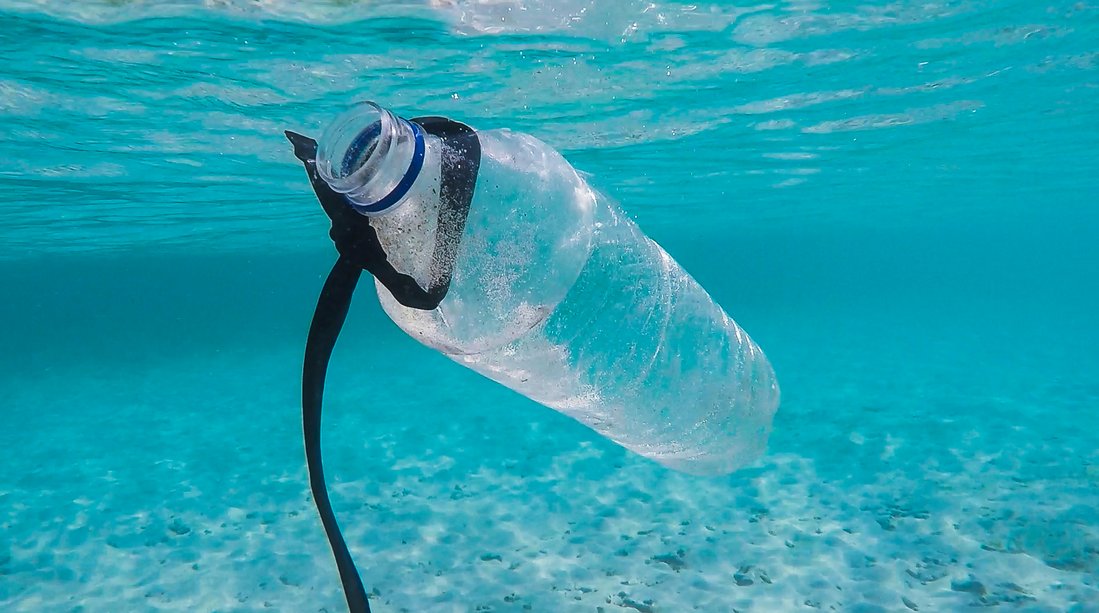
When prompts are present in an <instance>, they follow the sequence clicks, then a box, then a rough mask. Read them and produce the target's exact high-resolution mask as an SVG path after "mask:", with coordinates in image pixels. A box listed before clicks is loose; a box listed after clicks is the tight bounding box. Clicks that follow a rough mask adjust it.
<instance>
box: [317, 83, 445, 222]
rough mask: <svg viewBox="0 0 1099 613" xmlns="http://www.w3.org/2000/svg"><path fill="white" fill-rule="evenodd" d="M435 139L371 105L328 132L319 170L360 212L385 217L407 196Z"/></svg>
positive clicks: (356, 110) (353, 112) (356, 108)
mask: <svg viewBox="0 0 1099 613" xmlns="http://www.w3.org/2000/svg"><path fill="white" fill-rule="evenodd" d="M433 140H435V137H434V136H431V135H429V134H426V133H424V131H423V129H422V128H421V127H420V126H418V125H416V124H414V123H412V122H409V121H406V120H404V119H401V118H400V117H397V116H396V115H394V114H392V113H390V112H389V111H387V110H385V109H383V108H381V107H378V106H377V105H375V104H373V103H370V102H365V103H361V104H357V105H355V106H354V107H352V108H351V109H350V110H348V111H347V112H345V113H344V114H342V115H341V116H340V117H338V118H337V119H336V120H335V121H334V122H333V123H332V125H330V126H329V128H328V129H327V130H325V133H324V135H323V136H322V137H321V140H320V146H319V148H318V151H317V171H318V173H319V174H320V176H321V178H322V179H324V181H325V183H327V184H328V185H329V187H331V188H332V189H333V190H334V191H336V192H339V193H341V194H344V195H345V196H347V199H348V201H349V202H350V204H351V206H352V207H354V208H355V210H356V211H358V212H359V213H362V214H364V215H369V216H375V215H382V214H384V213H387V212H389V211H391V210H393V208H395V207H396V206H398V205H399V204H401V203H402V202H403V200H404V199H405V196H406V195H408V192H409V190H410V189H411V188H412V186H413V184H414V183H415V182H416V179H417V178H418V177H419V175H420V172H421V171H422V170H423V167H424V160H425V158H426V154H427V149H428V147H429V146H430V144H431V143H430V141H433Z"/></svg>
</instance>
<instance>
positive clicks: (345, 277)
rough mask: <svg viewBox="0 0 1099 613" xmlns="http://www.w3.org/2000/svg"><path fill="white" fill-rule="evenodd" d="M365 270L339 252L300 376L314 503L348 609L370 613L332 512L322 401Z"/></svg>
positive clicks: (319, 306)
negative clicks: (332, 359)
mask: <svg viewBox="0 0 1099 613" xmlns="http://www.w3.org/2000/svg"><path fill="white" fill-rule="evenodd" d="M361 275H362V268H359V267H358V266H357V265H355V264H354V263H352V262H351V260H349V259H347V258H345V257H342V256H341V257H340V258H339V259H338V260H336V265H335V266H333V267H332V272H330V273H328V280H327V281H325V282H324V289H322V290H321V296H320V298H319V299H318V300H317V310H316V311H315V312H314V313H313V323H312V324H311V325H310V326H309V340H308V341H306V344H305V366H304V367H303V369H302V377H301V421H302V432H303V433H304V435H305V464H306V466H307V467H308V469H309V489H310V490H311V491H312V492H313V502H314V503H315V504H316V505H317V511H319V512H320V515H321V523H322V524H323V525H324V531H325V533H326V534H327V535H328V543H329V545H331V546H332V554H333V555H334V556H336V568H338V569H339V571H340V581H342V582H343V594H344V596H345V597H346V598H347V609H348V611H350V612H351V613H370V603H369V602H367V600H366V589H365V588H363V583H362V579H360V578H359V573H358V571H357V570H356V569H355V562H354V560H352V559H351V552H350V551H348V549H347V543H345V542H344V540H343V534H341V533H340V526H339V524H337V523H336V516H335V515H334V514H333V513H332V503H331V502H330V501H329V499H328V489H327V486H326V485H325V482H324V465H323V464H322V462H321V402H322V400H323V398H324V379H325V375H326V373H327V371H328V359H329V358H330V357H331V356H332V348H333V347H335V346H336V339H337V338H338V337H339V335H340V330H341V329H342V328H343V322H344V320H345V319H347V309H348V307H350V306H351V295H352V294H353V293H354V292H355V285H356V284H358V282H359V276H361Z"/></svg>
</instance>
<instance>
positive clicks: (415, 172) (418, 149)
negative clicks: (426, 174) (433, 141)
mask: <svg viewBox="0 0 1099 613" xmlns="http://www.w3.org/2000/svg"><path fill="white" fill-rule="evenodd" d="M399 121H401V122H403V123H405V124H406V125H408V126H409V127H411V128H412V136H413V140H414V141H415V144H414V148H413V151H412V161H410V162H409V163H408V170H406V171H405V173H404V176H403V177H401V180H400V181H399V182H398V183H397V186H396V187H394V188H393V191H391V192H389V193H388V194H386V195H385V196H384V197H382V198H381V199H379V200H377V201H375V202H372V203H370V204H359V203H357V202H354V201H352V200H351V199H350V198H349V199H348V203H349V204H350V205H351V208H353V209H355V210H356V211H358V212H359V213H362V214H366V213H381V212H382V211H384V210H386V209H388V208H390V207H392V206H393V205H395V204H397V203H398V202H400V200H401V198H404V197H405V196H406V195H408V190H410V189H412V184H413V183H415V182H416V178H417V177H418V176H420V170H422V169H423V167H424V157H425V153H426V151H425V150H426V146H425V144H424V133H423V130H422V129H420V126H418V125H416V124H415V123H413V122H411V121H405V120H403V119H400V120H399ZM381 129H382V128H381V122H380V121H379V122H375V123H373V124H371V125H370V127H369V128H367V129H365V130H363V131H362V133H361V134H359V135H358V136H356V137H355V140H354V141H352V142H351V145H350V146H348V148H347V153H346V154H344V157H343V164H341V167H342V169H343V172H344V174H345V175H347V174H350V173H349V172H348V171H349V169H350V166H351V164H352V163H353V162H354V161H355V160H356V159H357V158H358V157H359V156H360V155H362V152H363V150H364V149H365V148H366V147H368V146H369V145H370V144H371V143H373V142H374V140H375V139H377V138H378V135H379V134H381Z"/></svg>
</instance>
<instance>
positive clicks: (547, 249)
mask: <svg viewBox="0 0 1099 613" xmlns="http://www.w3.org/2000/svg"><path fill="white" fill-rule="evenodd" d="M414 130H415V128H414V127H413V126H412V125H411V124H410V123H409V122H407V121H405V120H403V119H400V118H398V117H396V116H394V115H393V114H392V113H390V112H388V111H386V110H384V109H381V108H379V107H377V106H375V105H373V104H371V103H361V104H359V105H356V106H355V107H352V108H351V109H350V110H349V111H347V112H346V113H344V114H343V115H341V116H340V117H339V118H337V119H336V120H335V122H333V124H332V125H331V126H330V127H329V128H328V130H327V131H326V132H325V134H324V136H322V138H321V140H320V143H319V150H318V156H317V168H318V171H319V173H320V175H321V177H322V178H323V179H324V180H325V181H326V182H327V183H328V184H329V185H330V186H331V187H332V188H333V189H334V190H335V191H338V192H341V193H344V194H346V195H347V196H348V198H349V199H350V200H351V201H352V202H353V203H359V204H364V205H365V204H367V203H371V202H376V201H377V200H378V199H379V198H381V197H382V196H384V195H385V194H387V193H390V192H391V191H392V190H393V189H394V187H395V186H396V185H397V184H398V183H399V182H400V181H401V180H402V178H404V176H405V174H406V172H407V169H409V168H410V162H411V160H412V158H413V156H414V155H415V153H414V148H415V146H414V143H415V140H416V134H415V132H414ZM375 132H376V133H377V134H376V136H375V135H374V133H375ZM364 135H368V138H367V139H366V140H369V141H370V142H368V143H366V144H365V145H364V142H363V141H364V138H363V137H364ZM477 135H478V138H479V139H480V143H481V149H482V156H481V166H480V170H479V172H478V175H477V183H476V191H475V192H474V197H473V201H472V204H471V206H470V211H469V216H468V219H467V222H466V225H465V229H464V231H463V233H462V235H461V236H454V237H444V240H456V241H459V245H458V251H457V259H456V261H455V264H454V270H453V274H452V278H451V285H450V289H449V292H448V293H447V295H446V297H445V298H444V299H443V301H442V302H441V303H440V304H439V306H438V307H437V308H436V309H434V310H431V311H424V310H418V309H412V308H408V307H405V306H402V305H401V304H399V303H398V302H397V301H396V300H395V299H394V298H393V296H392V295H391V294H390V293H389V291H388V290H387V289H386V288H385V287H384V286H383V285H381V284H380V283H376V286H377V291H378V297H379V299H380V301H381V304H382V307H383V309H384V310H385V312H386V313H387V314H388V315H389V317H390V318H391V319H392V320H393V321H394V322H395V323H396V324H397V325H398V326H400V327H401V328H402V329H403V330H404V331H405V332H407V333H408V334H409V335H410V336H412V337H413V338H415V339H416V340H418V341H420V342H421V343H423V344H425V345H427V346H429V347H432V348H434V349H436V350H438V351H440V352H442V353H444V354H445V355H447V356H448V357H450V358H451V359H453V360H455V361H456V362H458V363H460V364H464V365H465V366H467V367H469V368H472V369H473V370H475V371H477V372H479V373H481V374H483V375H485V376H486V377H489V378H490V379H493V380H495V381H497V382H499V383H501V384H503V385H505V386H507V387H509V388H511V389H513V390H515V391H517V392H519V393H521V394H523V395H524V396H527V397H528V398H530V399H532V400H535V401H537V402H539V403H541V404H543V405H545V406H548V407H551V408H553V409H556V410H558V411H561V412H562V413H565V414H566V415H569V416H571V417H573V418H575V419H577V420H579V421H580V422H582V423H584V424H586V425H588V426H590V427H591V428H593V429H594V430H596V431H597V432H599V433H600V434H602V435H604V436H606V437H608V438H610V439H611V440H613V441H615V442H617V443H619V444H621V445H623V446H624V447H626V448H628V449H630V450H632V451H634V452H636V453H638V454H641V455H643V456H646V457H648V458H651V459H653V460H655V461H657V462H659V463H661V464H664V465H666V466H669V467H671V468H674V469H678V470H682V471H685V472H689V473H694V474H722V473H727V472H730V471H732V470H735V469H736V468H739V467H741V466H743V465H745V464H747V463H749V462H751V461H753V460H755V459H756V458H757V457H758V456H759V455H761V454H762V452H763V450H764V448H765V446H766V442H767V437H768V435H769V433H770V427H771V419H772V416H773V415H774V412H775V410H776V409H777V407H778V402H779V389H778V384H777V382H776V380H775V375H774V372H773V370H772V369H771V365H770V363H769V362H768V361H767V358H766V357H765V356H764V354H763V351H762V350H760V348H759V347H758V346H757V345H756V344H755V343H754V342H753V341H752V340H751V339H750V338H749V337H748V335H747V334H746V333H745V332H744V331H743V330H741V329H740V327H739V326H737V324H736V322H734V321H733V320H732V319H730V318H729V316H728V315H726V314H725V312H724V311H723V310H722V309H721V307H720V306H718V305H717V304H716V303H715V302H714V301H713V299H711V298H710V296H709V295H708V294H707V293H706V290H704V289H703V288H702V287H701V286H700V285H699V284H698V283H697V282H696V281H695V280H694V279H693V278H691V276H690V275H689V274H687V272H686V271H685V270H683V268H682V267H680V266H679V264H677V263H676V262H675V260H673V259H672V258H671V256H669V255H668V254H667V253H666V252H665V251H664V250H663V249H662V248H661V247H660V246H659V245H657V244H656V243H655V242H654V241H652V240H651V239H649V238H648V237H646V236H645V234H644V233H642V232H641V230H640V229H639V228H638V227H637V225H636V224H634V223H633V222H632V221H631V220H630V219H629V218H627V217H626V216H625V215H624V214H623V213H622V211H621V210H620V209H619V208H618V206H617V205H616V204H615V203H613V202H612V201H610V200H608V199H607V198H605V197H604V196H602V195H599V194H597V193H596V192H595V191H594V190H592V189H591V187H589V186H588V184H587V182H586V181H584V179H583V178H582V177H581V176H580V175H579V174H578V173H577V172H576V171H575V170H574V169H573V168H572V166H571V165H569V163H568V162H567V161H566V160H565V159H564V158H563V157H562V156H561V155H560V154H559V153H557V152H556V151H555V150H553V149H552V148H551V147H549V146H548V145H546V144H545V143H543V142H541V141H539V140H537V139H535V138H533V137H531V136H528V135H525V134H520V133H516V132H512V131H509V130H490V131H483V132H478V133H477ZM421 136H422V137H423V139H424V143H425V155H424V162H423V167H422V170H420V171H419V174H418V176H416V177H415V181H414V183H413V184H412V187H411V189H410V190H409V191H408V193H407V195H406V196H404V197H403V198H401V199H400V200H399V201H398V202H396V203H395V204H394V205H393V206H391V207H390V208H388V209H386V210H384V211H380V212H368V213H366V214H368V215H371V225H373V226H374V227H375V228H376V230H377V233H378V237H379V240H380V241H381V243H382V245H383V247H384V249H385V251H386V253H387V255H388V257H389V261H390V262H391V263H392V264H393V266H394V268H396V269H397V270H398V271H399V272H403V273H406V274H409V275H411V276H412V277H414V278H415V279H416V280H417V281H418V282H419V283H420V284H421V286H423V287H427V285H428V284H429V283H430V281H431V280H432V279H433V278H434V276H436V275H438V274H439V273H438V271H436V270H434V267H433V266H432V261H431V254H432V247H433V245H434V243H435V240H436V237H435V233H436V230H437V226H438V225H439V224H438V213H439V201H438V193H439V182H440V167H441V165H440V161H441V160H442V159H443V158H442V156H445V155H452V152H449V151H447V150H446V147H445V146H444V145H443V143H442V142H441V141H439V140H438V139H436V138H435V137H433V136H431V135H429V134H421ZM351 147H354V148H355V151H354V152H352V153H353V155H350V156H349V155H348V150H349V148H351ZM337 162H338V163H337Z"/></svg>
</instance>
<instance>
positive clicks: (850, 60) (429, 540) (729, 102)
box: [0, 0, 1099, 613]
mask: <svg viewBox="0 0 1099 613" xmlns="http://www.w3.org/2000/svg"><path fill="white" fill-rule="evenodd" d="M0 57H2V58H3V60H4V61H3V65H2V66H0V213H2V215H3V218H2V219H3V223H2V224H0V287H2V288H4V290H3V297H4V299H3V300H0V322H3V326H2V327H0V399H2V405H0V406H2V410H3V417H4V425H3V428H0V449H3V450H4V453H3V455H4V460H3V463H2V464H0V466H2V468H3V470H2V471H0V533H2V534H3V538H0V609H3V610H5V611H7V610H15V611H67V610H74V611H121V610H124V611H145V610H179V611H253V610H260V609H265V608H266V609H274V610H279V611H321V610H327V611H337V610H340V608H341V607H342V606H343V600H342V594H341V592H340V590H339V583H338V579H337V576H336V572H335V566H334V564H333V562H332V559H331V554H330V553H329V550H328V546H327V543H326V542H325V540H324V534H323V532H322V530H321V527H320V524H319V521H318V519H317V517H316V513H315V510H314V508H313V505H312V501H311V500H310V498H309V497H308V493H307V492H308V488H307V484H306V475H305V469H304V459H303V452H302V445H301V441H300V407H299V405H298V402H299V394H300V389H299V384H300V381H299V377H300V363H301V354H302V348H303V345H304V339H305V334H306V331H307V327H308V322H309V318H310V315H311V313H312V308H313V306H314V303H315V302H314V301H315V299H316V295H317V293H318V291H319V289H320V286H321V283H322V281H323V275H324V274H325V273H327V270H328V267H329V266H330V265H331V262H332V260H333V259H334V252H333V250H332V248H331V245H330V243H329V241H328V238H327V221H326V219H325V218H324V216H323V214H322V213H321V211H320V210H319V208H318V207H317V205H316V202H315V200H314V198H313V196H312V194H311V193H310V191H309V187H308V184H307V182H306V180H305V177H304V176H303V173H302V172H301V168H300V165H299V164H298V163H297V161H296V160H295V159H294V158H293V156H292V154H291V151H290V149H289V147H288V145H287V143H286V141H285V139H284V138H283V137H282V130H283V129H287V128H289V129H294V130H297V131H301V132H304V133H307V134H312V135H316V134H318V133H319V132H320V130H321V129H322V128H323V126H324V125H325V123H326V122H327V121H328V120H329V119H330V118H331V117H333V116H334V115H335V114H336V113H337V112H339V111H340V110H342V108H344V106H345V105H346V104H347V103H349V102H351V101H353V100H356V99H361V98H369V99H373V100H376V101H378V102H379V103H382V104H384V105H386V106H388V107H391V108H393V109H394V110H396V111H398V112H400V113H402V114H404V115H406V116H413V115H415V114H425V113H431V114H444V115H448V116H451V117H454V118H456V119H460V120H463V121H466V122H468V123H470V124H472V125H474V126H476V127H480V128H495V127H510V128H513V129H518V130H522V131H526V132H529V133H531V134H534V135H535V136H537V137H539V138H541V139H543V140H545V141H546V142H548V143H550V144H551V145H553V146H555V147H556V148H558V149H559V150H561V151H562V152H563V153H564V154H565V155H566V157H568V159H569V160H570V161H571V162H572V163H573V164H574V165H575V166H576V167H577V168H578V169H580V170H582V171H584V172H586V173H589V174H590V181H591V182H592V184H593V185H595V186H596V187H597V188H599V189H600V190H602V191H604V192H606V193H608V194H611V195H612V196H613V197H615V198H616V199H618V200H620V201H621V202H622V204H623V207H624V208H625V209H626V210H627V211H629V213H630V214H631V215H632V216H633V217H634V218H635V219H636V220H637V222H638V223H639V224H640V225H641V227H643V228H644V229H645V230H646V231H647V232H648V233H649V234H650V236H652V237H653V238H655V239H656V240H657V241H659V242H660V243H661V244H662V245H664V247H665V248H666V249H667V250H668V251H669V252H670V253H671V254H672V255H673V256H674V257H675V258H676V259H677V260H679V261H680V262H681V263H682V264H683V265H684V266H685V267H686V268H687V270H689V271H691V273H692V274H693V275H694V276H695V277H696V278H697V279H698V280H699V281H700V282H701V283H702V284H703V285H704V286H705V287H706V288H707V289H708V290H709V291H710V292H711V294H712V295H713V296H714V297H715V298H716V299H717V300H718V302H720V303H721V304H722V305H723V306H724V307H725V309H726V310H727V311H728V312H729V313H730V315H731V316H732V317H734V318H735V319H736V320H737V322H738V323H740V324H741V325H742V326H743V327H744V328H745V329H746V330H747V331H748V332H749V333H750V334H751V335H752V337H753V338H754V339H755V340H756V341H758V342H759V344H760V345H761V346H762V347H763V349H764V350H765V351H766V352H767V354H768V356H769V357H770V359H771V361H772V362H773V363H774V366H775V369H776V371H777V373H778V377H779V381H780V383H781V385H782V388H783V403H782V406H781V407H780V409H779V412H778V414H777V415H776V418H775V422H774V433H773V435H772V437H771V441H770V445H769V451H768V454H767V455H766V456H765V457H764V458H763V459H762V460H761V461H760V462H759V463H758V464H757V465H756V466H754V467H752V468H749V469H746V470H743V471H741V472H738V473H735V474H733V475H731V476H728V477H722V478H708V479H707V478H698V477H689V476H685V475H681V474H677V473H674V472H671V471H668V470H667V469H664V468H661V467H660V466H658V465H656V464H654V463H652V462H649V461H647V460H644V459H641V458H639V457H637V456H634V455H631V454H629V453H628V452H626V451H624V450H622V449H621V448H619V447H618V446H616V445H614V444H613V443H611V442H609V441H607V440H605V439H602V438H600V437H599V436H598V435H596V434H595V433H594V432H592V431H590V430H588V429H586V428H584V427H582V426H580V425H579V424H577V423H574V422H572V421H571V420H569V419H568V418H566V417H564V416H562V415H559V414H557V413H554V412H553V411H550V410H548V409H545V408H543V407H541V406H539V405H536V404H534V403H532V402H530V401H527V400H525V399H523V398H522V397H519V396H517V395H515V394H513V393H511V392H508V391H507V390H505V389H502V388H500V387H499V386H497V385H496V384H494V383H492V382H490V381H488V380H485V379H482V378H480V377H478V376H477V375H475V374H473V373H470V372H468V371H465V370H464V369H462V368H460V367H459V366H457V365H455V364H454V363H452V362H450V361H449V360H447V359H445V358H443V357H441V356H439V355H436V354H434V353H433V352H431V351H430V350H428V349H426V348H424V347H421V346H419V345H418V344H416V343H415V342H413V341H412V340H410V339H408V338H407V337H404V336H403V335H402V334H401V333H400V331H399V330H397V329H396V328H395V327H394V326H393V325H392V324H391V323H390V322H389V321H388V320H387V319H386V318H385V316H384V314H382V313H381V311H380V309H379V308H378V306H377V301H376V299H375V298H374V297H373V296H371V295H370V292H368V291H360V292H359V294H358V296H357V300H356V303H355V304H354V306H353V309H352V313H351V317H350V321H349V324H348V328H347V329H346V330H345V332H344V335H343V337H342V338H341V341H340V345H339V346H338V347H337V350H336V353H335V356H334V360H333V365H332V369H331V372H330V376H329V381H330V384H329V390H328V395H327V401H328V402H327V408H326V422H325V446H326V449H325V454H326V460H327V463H326V467H327V469H328V473H329V481H330V486H331V491H332V497H333V502H334V505H335V507H336V512H337V514H338V515H339V517H340V519H341V522H342V524H343V526H344V530H345V534H346V536H347V538H348V541H349V543H350V545H351V549H352V550H353V552H354V553H355V556H356V559H357V561H358V563H359V567H360V570H361V572H362V574H363V577H364V581H365V583H366V585H367V589H368V590H373V591H374V595H373V596H372V606H373V607H374V608H375V610H376V611H474V610H480V611H526V610H533V611H598V610H600V607H601V608H602V609H601V610H603V611H605V612H611V611H619V610H624V611H635V610H636V611H655V612H658V613H667V612H678V611H689V610H698V611H732V610H739V611H764V612H769V611H799V610H814V609H821V610H832V611H908V610H919V611H949V610H962V609H965V608H968V607H969V606H971V605H986V606H996V605H999V606H1001V607H1007V608H1010V609H1018V610H1027V611H1066V610H1069V611H1099V527H1097V526H1099V510H1097V507H1099V451H1097V449H1099V351H1097V350H1096V347H1099V323H1097V316H1096V313H1099V287H1097V283H1096V279H1099V249H1097V247H1096V246H1097V245H1099V5H1095V4H1094V3H1093V2H1087V1H1084V2H1070V1H1064V2H1062V1H1053V2H1049V3H1032V2H1023V1H1013V2H1012V1H992V0H990V1H972V2H970V1H943V2H935V1H927V2H908V1H904V0H901V1H899V2H889V3H883V2H869V3H858V4H856V3H841V2H836V3H831V4H829V3H826V2H811V1H807V2H785V3H777V4H757V5H749V4H743V5H737V4H733V3H724V2H723V3H715V2H705V1H703V2H694V3H692V4H687V3H679V2H635V1H633V0H624V1H621V2H612V1H610V0H606V1H599V0H586V1H580V0H575V1H569V0H562V1H561V2H549V1H545V2H538V1H537V0H511V1H505V2H488V1H485V2H476V1H473V0H422V1H419V2H417V1H415V0H407V1H402V2H334V1H333V2H324V3H322V2H308V3H298V2H290V1H289V0H285V1H279V0H267V1H245V0H220V1H207V2H198V1H197V0H195V1H184V0H175V1H173V2H160V3H150V2H124V1H114V2H94V1H93V2H82V3H69V2H60V1H56V0H46V1H44V2H31V1H19V0H15V1H13V0H6V1H3V2H0ZM362 289H364V288H360V290H362Z"/></svg>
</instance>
